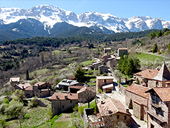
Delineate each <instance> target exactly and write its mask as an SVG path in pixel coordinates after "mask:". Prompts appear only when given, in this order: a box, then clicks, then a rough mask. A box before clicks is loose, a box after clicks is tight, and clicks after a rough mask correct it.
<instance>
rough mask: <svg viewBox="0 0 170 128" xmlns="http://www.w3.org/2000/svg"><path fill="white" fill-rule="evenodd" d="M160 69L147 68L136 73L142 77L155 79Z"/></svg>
mask: <svg viewBox="0 0 170 128" xmlns="http://www.w3.org/2000/svg"><path fill="white" fill-rule="evenodd" d="M158 72H159V71H158V70H157V69H155V70H152V69H146V70H143V71H141V72H138V73H135V74H134V76H135V75H137V76H140V77H142V78H148V79H153V78H154V77H155V76H156V75H157V74H158Z"/></svg>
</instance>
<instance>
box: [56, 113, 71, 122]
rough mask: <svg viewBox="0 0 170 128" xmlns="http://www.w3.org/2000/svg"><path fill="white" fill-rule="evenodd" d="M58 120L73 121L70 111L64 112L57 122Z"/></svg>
mask: <svg viewBox="0 0 170 128" xmlns="http://www.w3.org/2000/svg"><path fill="white" fill-rule="evenodd" d="M58 121H71V115H70V113H63V114H62V116H61V117H59V118H58V119H57V120H56V121H55V122H58Z"/></svg>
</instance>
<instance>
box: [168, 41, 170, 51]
mask: <svg viewBox="0 0 170 128" xmlns="http://www.w3.org/2000/svg"><path fill="white" fill-rule="evenodd" d="M168 51H170V42H169V44H168Z"/></svg>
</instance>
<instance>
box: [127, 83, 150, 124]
mask: <svg viewBox="0 0 170 128" xmlns="http://www.w3.org/2000/svg"><path fill="white" fill-rule="evenodd" d="M148 90H149V88H147V87H144V86H141V85H137V84H132V85H131V86H128V87H127V88H126V95H125V100H126V105H127V106H128V107H129V108H130V109H133V112H134V115H135V116H136V117H138V118H139V119H141V120H145V121H147V113H146V112H147V101H148V99H149V94H148V93H145V92H146V91H148Z"/></svg>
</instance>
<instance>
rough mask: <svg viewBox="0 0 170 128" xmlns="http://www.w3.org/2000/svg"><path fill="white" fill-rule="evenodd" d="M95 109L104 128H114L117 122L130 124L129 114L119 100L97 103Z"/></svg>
mask: <svg viewBox="0 0 170 128" xmlns="http://www.w3.org/2000/svg"><path fill="white" fill-rule="evenodd" d="M97 107H98V110H99V114H100V116H101V120H102V121H103V122H104V127H105V128H111V127H114V126H116V125H117V124H118V122H124V123H125V124H126V125H128V124H130V121H131V120H130V118H131V114H130V113H129V110H128V109H125V107H124V106H123V104H122V103H121V102H120V101H119V100H116V99H112V98H107V99H105V100H104V101H101V102H99V103H98V104H97Z"/></svg>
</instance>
